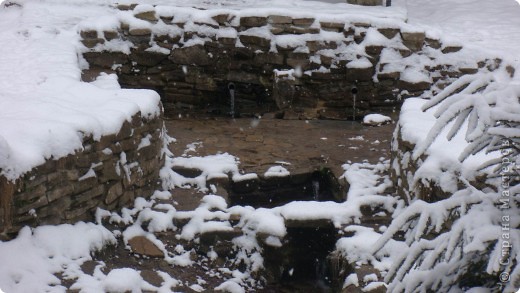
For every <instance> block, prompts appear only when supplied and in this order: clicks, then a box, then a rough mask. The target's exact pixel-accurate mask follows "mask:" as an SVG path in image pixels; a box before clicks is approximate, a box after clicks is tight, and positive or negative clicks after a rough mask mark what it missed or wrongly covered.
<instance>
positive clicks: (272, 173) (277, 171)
mask: <svg viewBox="0 0 520 293" xmlns="http://www.w3.org/2000/svg"><path fill="white" fill-rule="evenodd" d="M289 175H291V173H290V172H289V171H288V170H287V169H285V168H284V167H283V166H272V167H269V169H267V171H266V172H265V174H264V177H265V178H271V177H286V176H289Z"/></svg>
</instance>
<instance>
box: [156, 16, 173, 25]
mask: <svg viewBox="0 0 520 293" xmlns="http://www.w3.org/2000/svg"><path fill="white" fill-rule="evenodd" d="M159 18H160V19H161V20H162V22H164V23H165V24H172V21H173V16H159Z"/></svg>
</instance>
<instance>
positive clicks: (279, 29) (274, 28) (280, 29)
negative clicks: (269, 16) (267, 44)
mask: <svg viewBox="0 0 520 293" xmlns="http://www.w3.org/2000/svg"><path fill="white" fill-rule="evenodd" d="M287 26H288V25H286V24H273V25H271V30H270V31H271V33H272V34H273V35H281V34H283V33H285V28H286V27H287Z"/></svg>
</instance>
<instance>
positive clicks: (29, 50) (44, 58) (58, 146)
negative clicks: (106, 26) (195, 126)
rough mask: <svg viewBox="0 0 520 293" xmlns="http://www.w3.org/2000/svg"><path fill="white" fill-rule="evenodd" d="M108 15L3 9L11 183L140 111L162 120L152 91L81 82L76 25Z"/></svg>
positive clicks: (2, 96) (32, 6)
mask: <svg viewBox="0 0 520 293" xmlns="http://www.w3.org/2000/svg"><path fill="white" fill-rule="evenodd" d="M108 10H109V9H108V7H102V6H95V5H84V6H83V7H82V9H76V8H75V7H74V6H73V5H70V4H67V3H66V2H63V3H60V2H48V3H47V2H37V1H33V2H24V3H23V8H20V7H18V6H9V7H7V8H6V7H3V8H1V9H0V27H1V28H2V29H1V30H0V38H2V40H3V45H2V46H1V48H0V64H2V66H0V88H1V89H2V91H1V92H0V124H1V125H2V127H1V128H0V142H1V143H0V158H1V160H0V169H1V170H2V171H1V172H2V173H1V174H2V175H4V176H6V177H7V178H8V179H11V180H14V179H16V178H18V177H19V176H21V175H22V174H24V173H26V172H28V171H29V170H31V169H32V168H33V167H35V166H38V165H41V164H43V163H44V162H45V160H46V159H50V158H60V157H63V156H66V155H68V154H72V153H74V152H75V151H79V150H82V148H83V146H82V140H83V138H85V137H87V136H89V135H92V136H93V138H94V139H95V140H99V139H100V138H101V136H103V135H108V134H115V133H117V132H118V131H119V129H120V127H121V125H122V124H123V122H124V121H125V120H128V121H130V120H131V117H132V115H134V114H136V113H138V112H139V111H140V112H141V114H142V115H143V116H145V117H153V116H156V115H158V114H159V113H160V109H159V107H158V103H159V96H158V95H157V94H156V93H155V92H152V91H147V90H122V89H120V88H119V87H118V86H116V85H117V81H115V80H113V81H112V86H110V87H107V86H106V84H107V83H110V82H109V81H107V80H106V78H107V77H101V79H105V80H103V81H102V82H101V80H100V81H98V82H94V83H85V82H81V80H80V77H81V76H80V73H81V71H80V62H79V60H78V57H77V52H78V46H79V44H78V43H79V35H78V34H77V24H78V22H79V20H80V19H88V18H91V17H94V16H98V15H103V14H107V13H108ZM110 78H112V77H110ZM102 83H103V84H105V85H102Z"/></svg>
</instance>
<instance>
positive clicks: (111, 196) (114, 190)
mask: <svg viewBox="0 0 520 293" xmlns="http://www.w3.org/2000/svg"><path fill="white" fill-rule="evenodd" d="M121 195H123V184H121V181H119V182H116V183H115V184H113V185H112V186H110V187H109V188H108V191H107V194H106V197H105V204H111V203H113V202H114V201H116V200H117V199H118V198H119V197H120V196H121Z"/></svg>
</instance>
